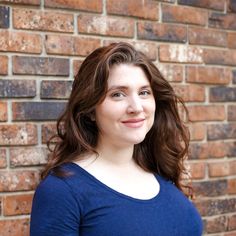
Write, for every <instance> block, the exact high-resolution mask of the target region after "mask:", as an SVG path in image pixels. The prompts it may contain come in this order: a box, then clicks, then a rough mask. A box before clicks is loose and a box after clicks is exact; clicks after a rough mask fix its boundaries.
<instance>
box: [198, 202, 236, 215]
mask: <svg viewBox="0 0 236 236" xmlns="http://www.w3.org/2000/svg"><path fill="white" fill-rule="evenodd" d="M195 205H196V207H197V208H198V210H199V212H200V214H201V216H213V215H219V214H224V213H230V212H235V211H236V198H230V199H216V200H213V199H212V200H201V201H200V200H199V201H195Z"/></svg>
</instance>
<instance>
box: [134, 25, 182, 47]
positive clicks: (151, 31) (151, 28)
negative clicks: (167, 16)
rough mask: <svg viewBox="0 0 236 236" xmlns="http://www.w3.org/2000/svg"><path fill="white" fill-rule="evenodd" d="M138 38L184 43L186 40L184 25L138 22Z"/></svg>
mask: <svg viewBox="0 0 236 236" xmlns="http://www.w3.org/2000/svg"><path fill="white" fill-rule="evenodd" d="M137 34H138V38H139V39H147V40H155V41H168V42H179V43H184V42H186V40H187V30H186V26H179V25H171V24H161V23H156V22H155V23H153V22H138V32H137Z"/></svg>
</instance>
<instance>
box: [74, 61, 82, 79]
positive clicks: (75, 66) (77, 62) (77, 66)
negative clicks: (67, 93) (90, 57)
mask: <svg viewBox="0 0 236 236" xmlns="http://www.w3.org/2000/svg"><path fill="white" fill-rule="evenodd" d="M82 62H83V61H82V60H73V75H74V76H76V75H77V73H78V71H79V68H80V66H81V64H82Z"/></svg>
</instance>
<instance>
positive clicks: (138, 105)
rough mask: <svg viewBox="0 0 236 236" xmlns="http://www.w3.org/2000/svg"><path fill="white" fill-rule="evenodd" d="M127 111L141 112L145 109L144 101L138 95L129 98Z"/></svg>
mask: <svg viewBox="0 0 236 236" xmlns="http://www.w3.org/2000/svg"><path fill="white" fill-rule="evenodd" d="M127 111H128V113H139V112H142V111H143V105H142V101H141V99H140V98H139V97H138V96H134V97H131V98H130V99H129V104H128V109H127Z"/></svg>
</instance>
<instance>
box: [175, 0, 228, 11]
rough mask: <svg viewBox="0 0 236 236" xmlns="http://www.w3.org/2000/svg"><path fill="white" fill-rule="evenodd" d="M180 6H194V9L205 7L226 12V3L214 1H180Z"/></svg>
mask: <svg viewBox="0 0 236 236" xmlns="http://www.w3.org/2000/svg"><path fill="white" fill-rule="evenodd" d="M178 3H179V4H183V5H188V6H193V7H203V8H210V9H214V10H222V11H223V10H224V1H212V0H198V1H196V0H178Z"/></svg>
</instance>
